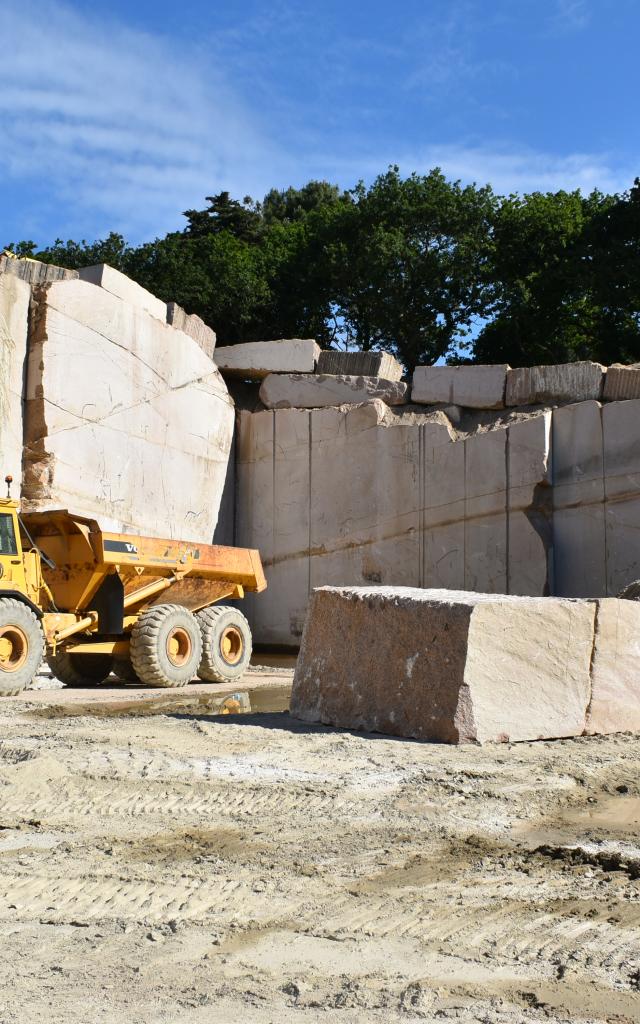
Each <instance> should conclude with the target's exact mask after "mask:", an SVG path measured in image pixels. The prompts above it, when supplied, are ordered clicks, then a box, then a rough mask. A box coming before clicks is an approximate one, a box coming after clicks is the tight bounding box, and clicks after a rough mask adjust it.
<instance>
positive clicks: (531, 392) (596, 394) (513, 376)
mask: <svg viewBox="0 0 640 1024" xmlns="http://www.w3.org/2000/svg"><path fill="white" fill-rule="evenodd" d="M605 372H606V368H605V367H604V366H601V365H600V363H590V362H582V363H563V364H561V365H558V366H523V367H520V368H519V369H517V370H509V372H508V374H507V391H506V403H505V404H506V405H508V406H514V405H543V404H546V403H553V404H555V403H559V402H587V401H589V400H590V399H596V400H597V399H599V398H601V397H602V389H603V385H604V375H605Z"/></svg>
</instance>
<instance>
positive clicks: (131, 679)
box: [113, 658, 140, 683]
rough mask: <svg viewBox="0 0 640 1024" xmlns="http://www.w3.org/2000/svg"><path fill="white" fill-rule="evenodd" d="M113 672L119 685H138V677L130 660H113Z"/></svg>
mask: <svg viewBox="0 0 640 1024" xmlns="http://www.w3.org/2000/svg"><path fill="white" fill-rule="evenodd" d="M113 672H114V673H115V675H117V677H118V679H119V680H120V682H121V683H139V682H140V676H139V675H138V673H137V672H136V670H135V668H134V667H133V664H132V662H131V658H114V659H113Z"/></svg>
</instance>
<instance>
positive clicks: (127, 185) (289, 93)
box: [0, 0, 640, 244]
mask: <svg viewBox="0 0 640 1024" xmlns="http://www.w3.org/2000/svg"><path fill="white" fill-rule="evenodd" d="M639 39H640V2H638V0H494V2H482V0H448V2H447V0H396V2H395V3H390V2H389V0H384V2H382V0H367V2H366V3H364V2H363V3H357V2H354V0H342V2H337V0H328V2H325V3H322V4H311V3H302V2H300V3H299V2H294V0H271V2H269V3H258V2H256V0H244V2H243V3H242V4H241V5H240V4H237V3H230V2H226V0H225V2H215V0H208V2H207V0H182V2H181V3H176V2H175V0H171V2H169V0H109V3H107V4H102V5H93V4H92V5H90V4H88V3H86V0H82V2H81V0H0V41H1V42H2V53H3V57H2V78H3V88H2V90H0V130H1V133H2V134H1V136H0V137H1V138H2V141H3V145H2V157H1V158H0V244H3V243H6V242H8V241H16V240H18V239H22V238H32V239H34V240H35V241H37V242H38V243H39V244H46V243H48V242H50V241H52V240H53V239H54V238H55V237H56V236H61V237H62V238H65V239H66V238H75V239H80V238H85V239H87V240H89V239H93V238H96V237H102V236H104V235H105V234H106V233H107V232H108V231H109V230H118V231H122V232H123V233H124V234H125V235H126V236H127V237H128V238H129V239H131V240H132V241H140V240H143V239H147V238H152V237H155V236H156V235H158V234H164V233H165V232H166V231H168V230H171V229H173V228H176V227H181V226H182V224H183V223H184V222H183V219H182V218H181V216H180V214H181V212H182V211H183V210H184V209H187V208H189V207H202V206H203V205H204V197H205V195H210V194H212V193H214V192H216V191H219V190H220V189H223V188H224V189H228V190H229V191H231V192H232V193H233V194H234V195H237V196H239V197H241V196H243V195H245V194H250V195H252V196H253V197H254V198H255V197H261V196H262V195H263V194H264V193H265V191H266V190H267V189H268V188H270V187H272V186H275V187H279V188H282V187H286V186H288V185H290V184H293V185H301V184H303V183H304V182H305V181H308V180H309V179H311V178H326V179H329V180H331V181H335V182H338V183H339V184H341V185H343V186H345V187H350V186H352V185H353V184H355V182H356V181H357V180H358V179H359V178H364V179H365V180H371V179H372V178H373V177H375V175H376V174H377V173H379V172H381V171H383V170H384V169H385V168H386V167H387V165H388V164H390V163H398V164H400V167H401V169H402V171H403V172H406V173H409V172H410V171H412V170H417V171H427V170H428V169H429V168H430V167H432V166H435V165H439V166H441V167H442V168H443V170H444V171H445V173H447V174H448V175H449V176H450V177H452V178H460V179H462V180H464V181H478V182H479V183H485V182H490V183H491V184H493V186H494V188H495V189H496V191H498V192H510V191H519V192H526V191H533V190H535V189H543V190H547V189H557V188H577V187H580V188H582V189H583V190H587V191H588V190H590V189H591V188H593V187H599V188H601V189H603V190H605V191H619V190H623V189H625V188H628V187H629V186H630V185H631V184H632V182H633V179H634V177H636V176H637V175H640V152H639V150H640V139H639V133H638V113H637V108H638V100H637V94H638V70H637V68H638V40H639Z"/></svg>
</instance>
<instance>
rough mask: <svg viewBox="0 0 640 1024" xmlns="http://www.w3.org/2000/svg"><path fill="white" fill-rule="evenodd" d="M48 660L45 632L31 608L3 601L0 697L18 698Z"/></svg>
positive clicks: (7, 599)
mask: <svg viewBox="0 0 640 1024" xmlns="http://www.w3.org/2000/svg"><path fill="white" fill-rule="evenodd" d="M43 657H44V633H43V632H42V626H41V625H40V622H39V620H38V617H37V616H36V615H34V613H33V612H32V611H31V609H30V608H29V607H28V605H26V604H23V603H22V601H16V599H15V598H13V597H3V598H0V697H14V696H15V695H16V693H20V692H21V691H22V690H24V689H26V687H27V686H29V685H30V684H31V683H32V682H33V680H34V677H35V676H36V674H37V672H38V669H39V668H40V665H41V663H42V659H43Z"/></svg>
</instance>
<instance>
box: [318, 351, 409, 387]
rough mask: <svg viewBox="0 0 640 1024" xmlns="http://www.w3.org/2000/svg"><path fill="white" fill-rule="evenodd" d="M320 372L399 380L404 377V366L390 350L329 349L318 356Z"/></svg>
mask: <svg viewBox="0 0 640 1024" xmlns="http://www.w3.org/2000/svg"><path fill="white" fill-rule="evenodd" d="M318 373H324V374H330V375H336V376H338V377H340V376H342V375H346V376H348V377H378V378H382V380H395V381H398V380H400V379H401V378H402V366H401V364H400V363H399V362H398V360H397V359H394V357H393V356H392V355H390V354H389V353H388V352H336V351H334V350H333V349H329V350H326V351H324V352H321V353H320V355H319V357H318Z"/></svg>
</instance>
